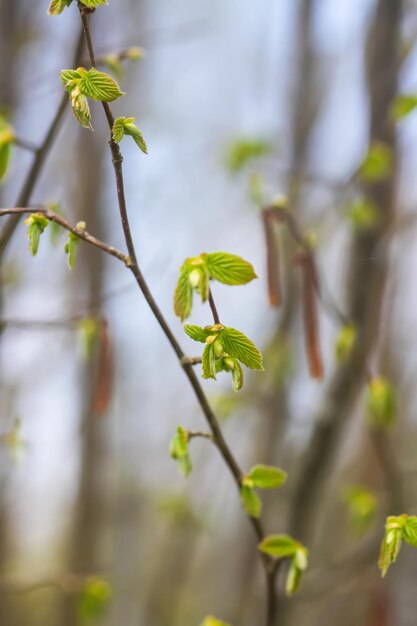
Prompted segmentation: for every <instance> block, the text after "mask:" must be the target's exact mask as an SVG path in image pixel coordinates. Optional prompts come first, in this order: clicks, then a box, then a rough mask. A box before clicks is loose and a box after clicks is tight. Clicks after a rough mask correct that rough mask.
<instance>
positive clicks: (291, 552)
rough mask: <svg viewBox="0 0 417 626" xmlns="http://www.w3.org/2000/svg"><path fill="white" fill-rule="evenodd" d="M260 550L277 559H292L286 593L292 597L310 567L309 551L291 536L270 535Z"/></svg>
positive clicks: (261, 544)
mask: <svg viewBox="0 0 417 626" xmlns="http://www.w3.org/2000/svg"><path fill="white" fill-rule="evenodd" d="M258 547H259V550H260V551H261V552H264V553H265V554H269V556H272V557H273V558H275V559H285V558H288V559H290V560H291V561H290V567H289V570H288V575H287V581H286V593H287V595H292V594H293V593H295V592H296V591H297V589H298V587H299V584H300V580H301V577H302V575H303V573H304V571H305V570H306V569H307V566H308V550H307V548H306V547H305V546H303V545H302V544H301V543H300V542H299V541H296V540H295V539H293V538H292V537H290V536H289V535H269V536H268V537H265V539H264V540H263V541H262V542H261V543H260V544H259V546H258Z"/></svg>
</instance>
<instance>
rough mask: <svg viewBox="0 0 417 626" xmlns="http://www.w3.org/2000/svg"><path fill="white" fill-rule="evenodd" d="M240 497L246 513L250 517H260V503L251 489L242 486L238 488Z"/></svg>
mask: <svg viewBox="0 0 417 626" xmlns="http://www.w3.org/2000/svg"><path fill="white" fill-rule="evenodd" d="M240 497H241V499H242V503H243V506H244V508H245V511H246V513H247V514H248V515H250V516H251V517H255V518H258V517H259V516H260V515H261V510H262V503H261V501H260V499H259V496H258V495H257V494H256V492H255V491H254V490H253V489H252V487H249V486H248V485H245V484H242V486H241V488H240Z"/></svg>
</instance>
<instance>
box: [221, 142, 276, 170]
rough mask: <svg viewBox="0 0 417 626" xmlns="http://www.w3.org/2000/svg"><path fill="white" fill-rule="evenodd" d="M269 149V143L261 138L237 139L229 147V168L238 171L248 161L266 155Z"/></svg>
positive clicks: (270, 148)
mask: <svg viewBox="0 0 417 626" xmlns="http://www.w3.org/2000/svg"><path fill="white" fill-rule="evenodd" d="M271 150H272V147H271V144H269V143H268V142H266V141H263V140H262V139H238V140H237V141H235V142H234V143H233V144H232V146H231V147H230V149H229V154H228V159H227V160H228V165H229V169H230V170H231V171H232V172H240V171H241V170H242V169H243V168H244V167H245V166H246V165H247V164H248V163H249V162H250V161H252V160H253V159H257V158H259V157H263V156H266V155H268V154H269V153H270V152H271Z"/></svg>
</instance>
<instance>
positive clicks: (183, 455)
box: [169, 426, 192, 478]
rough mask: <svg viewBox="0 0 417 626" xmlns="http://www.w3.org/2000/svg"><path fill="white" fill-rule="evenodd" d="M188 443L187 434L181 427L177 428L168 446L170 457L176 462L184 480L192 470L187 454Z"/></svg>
mask: <svg viewBox="0 0 417 626" xmlns="http://www.w3.org/2000/svg"><path fill="white" fill-rule="evenodd" d="M188 441H189V435H188V432H187V431H186V430H185V429H184V428H183V427H182V426H178V428H177V432H176V434H175V435H174V437H173V438H172V439H171V443H170V445H169V453H170V456H171V458H173V459H175V460H176V461H178V469H179V471H180V473H181V474H183V476H185V478H187V476H188V475H189V474H190V472H191V470H192V464H191V459H190V456H189V454H188Z"/></svg>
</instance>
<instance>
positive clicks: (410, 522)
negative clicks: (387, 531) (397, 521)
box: [403, 515, 417, 548]
mask: <svg viewBox="0 0 417 626" xmlns="http://www.w3.org/2000/svg"><path fill="white" fill-rule="evenodd" d="M403 539H404V540H405V541H406V542H407V543H409V544H410V546H413V547H414V548H417V517H416V516H415V515H409V516H408V517H407V520H406V523H405V524H404V526H403Z"/></svg>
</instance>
